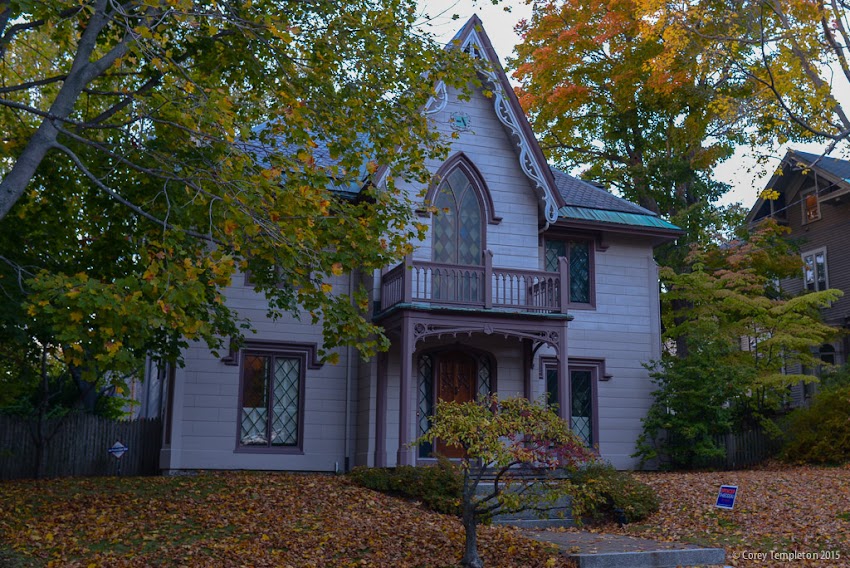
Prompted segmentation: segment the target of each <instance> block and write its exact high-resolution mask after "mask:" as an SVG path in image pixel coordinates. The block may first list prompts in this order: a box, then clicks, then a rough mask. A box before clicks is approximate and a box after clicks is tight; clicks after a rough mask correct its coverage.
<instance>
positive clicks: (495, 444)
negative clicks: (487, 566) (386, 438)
mask: <svg viewBox="0 0 850 568" xmlns="http://www.w3.org/2000/svg"><path fill="white" fill-rule="evenodd" d="M436 440H440V441H441V442H442V443H443V444H445V445H447V446H450V447H455V448H458V449H461V450H463V457H462V458H461V460H460V468H461V472H462V474H463V491H462V493H461V516H462V518H463V526H464V529H465V531H466V549H465V551H464V555H463V559H462V560H461V564H463V565H465V566H471V567H474V568H480V567H481V566H482V563H481V558H480V557H479V555H478V547H477V536H476V535H477V533H476V528H477V526H478V524H479V523H480V522H481V521H482V520H486V519H489V518H490V517H491V516H493V515H497V514H499V513H509V512H517V511H522V510H528V509H530V510H536V511H541V512H542V511H545V510H547V509H551V508H554V507H556V503H557V502H558V501H559V500H560V499H561V498H563V497H565V496H566V495H569V493H570V489H571V484H570V482H569V481H568V480H566V479H564V478H563V475H562V474H563V473H564V472H567V471H571V470H573V469H575V468H576V467H577V466H579V465H580V464H583V463H586V462H588V461H592V460H593V459H595V454H593V452H591V451H590V450H589V449H588V448H586V447H585V446H584V445H583V444H582V442H581V440H580V439H579V438H578V437H577V436H576V435H575V434H574V433H573V432H572V431H571V430H570V428H569V425H568V424H567V423H566V422H565V421H564V420H562V419H561V418H560V417H559V416H558V415H557V414H555V412H553V411H552V409H551V408H549V407H548V406H547V405H546V404H545V402H543V401H539V402H535V401H530V400H528V399H525V398H522V397H514V398H506V399H499V398H498V397H497V396H496V395H491V396H488V397H483V398H481V399H479V400H478V401H476V402H472V401H470V402H464V403H459V402H453V401H439V402H437V407H436V409H435V413H434V416H433V417H432V419H431V427H430V429H429V430H428V432H427V433H426V434H424V435H423V436H421V437H420V438H419V439H417V440H416V441H415V442H413V445H414V446H416V445H419V444H421V443H423V442H429V443H431V444H432V445H433V444H434V443H435V442H436ZM559 472H560V474H561V475H558V473H559ZM485 476H486V482H485V484H482V481H483V480H484V479H485ZM479 487H480V488H481V489H482V491H479Z"/></svg>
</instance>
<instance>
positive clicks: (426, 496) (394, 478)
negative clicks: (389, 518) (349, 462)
mask: <svg viewBox="0 0 850 568" xmlns="http://www.w3.org/2000/svg"><path fill="white" fill-rule="evenodd" d="M349 476H350V477H351V479H352V480H353V481H354V482H355V483H357V484H358V485H360V486H362V487H366V488H368V489H373V490H375V491H382V492H385V493H393V494H397V495H401V496H404V497H408V498H410V499H416V500H418V501H422V503H424V504H425V505H427V506H428V507H430V508H431V509H433V510H435V511H437V512H439V513H445V514H449V515H460V513H461V509H460V501H461V493H462V489H463V478H462V476H461V473H460V469H459V468H458V467H457V466H455V465H454V464H452V463H451V462H450V461H449V460H447V459H445V458H440V459H439V460H438V461H437V463H436V464H435V465H430V466H417V467H413V466H399V467H395V468H375V467H355V468H354V469H353V470H351V473H350V474H349Z"/></svg>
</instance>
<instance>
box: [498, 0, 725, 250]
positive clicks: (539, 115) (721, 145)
mask: <svg viewBox="0 0 850 568" xmlns="http://www.w3.org/2000/svg"><path fill="white" fill-rule="evenodd" d="M642 8H643V6H642V4H641V3H637V2H608V1H606V2H592V1H589V0H563V1H558V2H541V3H536V4H535V6H534V11H533V13H532V17H531V19H530V20H528V21H523V22H521V23H520V25H519V26H518V30H519V31H520V33H521V34H522V38H523V40H522V43H520V44H519V45H518V46H517V49H516V52H517V57H516V58H515V59H514V60H513V61H512V62H511V64H512V65H513V66H514V67H515V73H514V74H515V76H516V77H517V79H519V81H520V83H521V86H520V87H519V89H518V96H519V99H520V102H521V103H522V105H523V107H524V108H525V109H526V111H527V112H528V113H529V114H530V116H531V120H532V123H533V125H534V128H535V130H536V131H537V132H538V133H539V135H540V138H541V144H542V146H543V148H544V150H545V151H546V152H547V154H548V156H549V157H550V159H552V160H554V161H555V162H556V163H557V164H558V165H560V166H562V167H565V168H576V167H582V168H583V169H584V174H583V175H584V176H586V177H588V178H590V179H593V180H596V181H601V182H604V183H606V184H607V185H610V186H613V187H614V188H616V189H617V190H618V191H619V192H620V193H621V194H622V195H623V196H624V197H626V198H627V199H630V200H632V201H635V202H637V203H638V204H640V205H642V206H644V207H646V208H648V209H650V210H652V211H654V212H656V213H660V214H662V215H665V216H667V217H669V218H670V219H671V220H672V221H673V222H675V223H678V224H679V225H680V226H681V227H683V228H685V229H686V231H687V233H688V235H687V239H686V240H687V241H690V242H693V241H697V240H700V239H703V238H704V237H705V236H706V233H709V234H710V233H711V230H712V228H713V227H714V226H715V225H716V224H717V223H718V220H717V209H716V206H715V202H716V201H717V199H719V197H720V196H721V195H722V194H723V193H724V192H725V191H726V190H727V189H728V188H727V187H726V186H724V185H723V184H719V183H717V182H716V181H714V180H713V179H712V178H711V170H712V168H713V167H714V166H715V165H717V164H718V163H719V162H720V161H722V160H724V159H725V158H727V157H729V156H730V155H731V153H732V151H733V149H734V143H735V138H734V136H732V134H733V133H732V132H730V131H728V130H727V129H726V122H725V121H724V114H725V111H724V108H725V107H724V106H723V104H722V103H723V101H726V100H728V99H729V98H730V97H732V96H735V95H738V94H740V92H739V90H738V89H739V86H737V85H734V84H731V83H729V82H727V81H725V78H724V77H723V76H722V75H719V74H718V73H716V72H714V71H712V72H707V71H706V70H705V69H702V68H701V67H699V66H698V65H696V64H695V63H694V58H695V57H697V54H698V53H699V52H700V51H701V50H703V49H706V48H707V45H706V43H705V42H697V41H693V42H691V43H689V44H687V45H685V44H683V43H682V42H680V44H679V47H680V51H679V52H677V54H676V55H677V56H676V59H675V61H674V62H673V63H671V64H670V65H668V66H667V67H664V68H659V67H657V66H655V62H656V61H657V60H658V58H659V57H660V56H661V55H662V54H664V53H665V49H666V46H667V44H666V41H665V38H664V37H663V35H662V33H660V31H659V30H656V29H653V28H648V27H647V26H645V24H644V21H643V18H644V16H643V11H642Z"/></svg>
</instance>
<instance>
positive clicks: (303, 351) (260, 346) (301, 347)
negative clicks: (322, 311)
mask: <svg viewBox="0 0 850 568" xmlns="http://www.w3.org/2000/svg"><path fill="white" fill-rule="evenodd" d="M232 346H233V343H232V342H231V348H232ZM243 354H251V355H259V356H267V357H287V358H297V359H298V360H299V361H300V362H301V364H300V373H299V374H300V376H299V378H298V424H297V427H298V436H297V442H296V444H295V445H292V446H277V447H275V446H271V445H269V446H265V447H261V446H260V447H258V446H245V445H242V436H241V433H242V410H243V409H242V400H243V399H242V397H243V391H244V384H245V383H244V381H245V369H244V368H243V367H242V365H241V364H240V361H243V360H244V357H243V356H242V355H243ZM229 364H231V365H237V366H238V367H239V387H238V388H239V396H238V397H237V406H236V440H235V443H236V445H235V447H234V450H233V452H234V453H239V454H275V455H279V454H295V455H301V454H303V453H304V409H305V407H306V405H305V400H306V398H307V397H306V390H307V370H308V369H319V368H321V367H322V363H321V361H319V360H318V359H317V348H316V344H315V343H289V342H278V341H246V342H245V343H244V344H243V345H242V347H241V348H240V349H239V351H238V356H237V357H236V358H235V362H234V363H229Z"/></svg>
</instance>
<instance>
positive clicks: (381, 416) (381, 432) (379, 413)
mask: <svg viewBox="0 0 850 568" xmlns="http://www.w3.org/2000/svg"><path fill="white" fill-rule="evenodd" d="M387 359H388V357H387V354H386V353H379V354H378V381H377V386H376V391H377V392H375V467H387Z"/></svg>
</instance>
